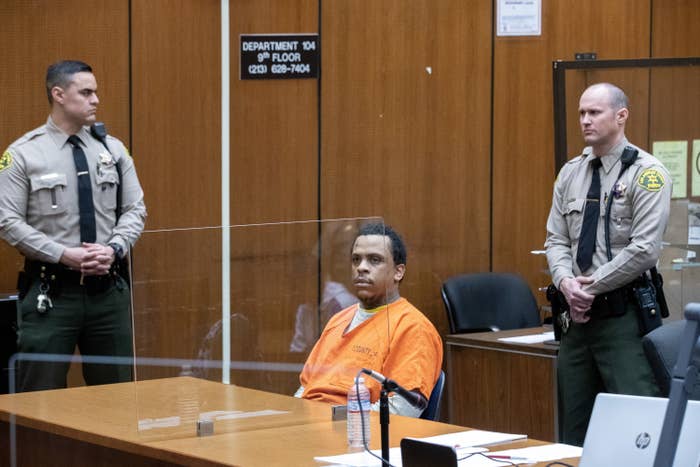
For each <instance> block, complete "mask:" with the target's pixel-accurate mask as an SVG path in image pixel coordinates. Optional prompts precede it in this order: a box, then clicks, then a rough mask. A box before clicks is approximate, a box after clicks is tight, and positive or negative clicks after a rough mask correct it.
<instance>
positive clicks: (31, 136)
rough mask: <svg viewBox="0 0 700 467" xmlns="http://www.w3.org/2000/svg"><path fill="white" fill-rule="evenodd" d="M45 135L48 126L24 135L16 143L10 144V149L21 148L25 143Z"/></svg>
mask: <svg viewBox="0 0 700 467" xmlns="http://www.w3.org/2000/svg"><path fill="white" fill-rule="evenodd" d="M45 134H46V125H42V126H40V127H39V128H35V129H33V130H31V131H28V132H27V133H25V134H23V135H22V136H20V137H19V138H18V139H17V140H16V141H15V142H14V143H12V144H10V147H13V146H21V145H23V144H25V143H28V142H29V141H32V140H33V139H35V138H38V137H39V136H42V135H45Z"/></svg>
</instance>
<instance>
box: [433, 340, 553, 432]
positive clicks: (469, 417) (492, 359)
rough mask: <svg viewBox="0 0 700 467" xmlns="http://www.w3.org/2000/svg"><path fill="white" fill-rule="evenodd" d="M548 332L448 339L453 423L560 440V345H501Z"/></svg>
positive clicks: (450, 417) (448, 376) (448, 373)
mask: <svg viewBox="0 0 700 467" xmlns="http://www.w3.org/2000/svg"><path fill="white" fill-rule="evenodd" d="M548 330H550V329H546V328H541V327H540V328H531V329H517V330H511V331H500V332H481V333H474V334H453V335H448V336H447V337H446V339H445V342H446V354H447V394H449V422H450V423H453V424H455V425H463V426H471V427H475V428H479V429H484V430H493V431H502V432H506V433H525V434H527V435H529V436H530V437H532V438H536V439H542V440H546V441H556V440H557V439H558V417H557V386H556V380H557V378H556V357H557V350H558V346H556V345H550V344H517V343H507V342H502V341H499V340H498V339H499V338H501V337H513V336H520V335H526V334H528V335H529V334H538V333H542V332H545V331H548Z"/></svg>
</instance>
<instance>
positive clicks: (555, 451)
mask: <svg viewBox="0 0 700 467" xmlns="http://www.w3.org/2000/svg"><path fill="white" fill-rule="evenodd" d="M582 452H583V448H580V447H578V446H571V445H570V444H559V443H557V444H545V445H542V446H530V447H529V448H521V449H508V450H505V451H498V452H489V455H500V456H513V457H527V458H528V459H529V460H531V461H532V462H546V461H553V460H557V459H566V458H567V457H581V453H582ZM460 465H462V464H460Z"/></svg>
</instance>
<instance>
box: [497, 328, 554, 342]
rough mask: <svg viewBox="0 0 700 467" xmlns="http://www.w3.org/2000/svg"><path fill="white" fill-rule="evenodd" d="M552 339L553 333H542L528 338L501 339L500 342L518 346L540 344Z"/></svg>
mask: <svg viewBox="0 0 700 467" xmlns="http://www.w3.org/2000/svg"><path fill="white" fill-rule="evenodd" d="M552 339H554V331H549V332H543V333H542V334H530V335H528V336H515V337H501V338H499V339H498V340H499V341H502V342H514V343H518V344H539V343H540V342H544V341H549V340H552Z"/></svg>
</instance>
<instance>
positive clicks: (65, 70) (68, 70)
mask: <svg viewBox="0 0 700 467" xmlns="http://www.w3.org/2000/svg"><path fill="white" fill-rule="evenodd" d="M83 71H87V72H89V73H92V68H91V67H90V65H88V64H87V63H85V62H81V61H78V60H62V61H60V62H56V63H54V64H52V65H49V67H48V68H47V70H46V95H47V97H48V98H49V104H53V97H51V89H53V87H54V86H60V87H62V88H67V87H68V86H69V85H70V82H71V80H72V79H73V75H74V74H76V73H80V72H83Z"/></svg>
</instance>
